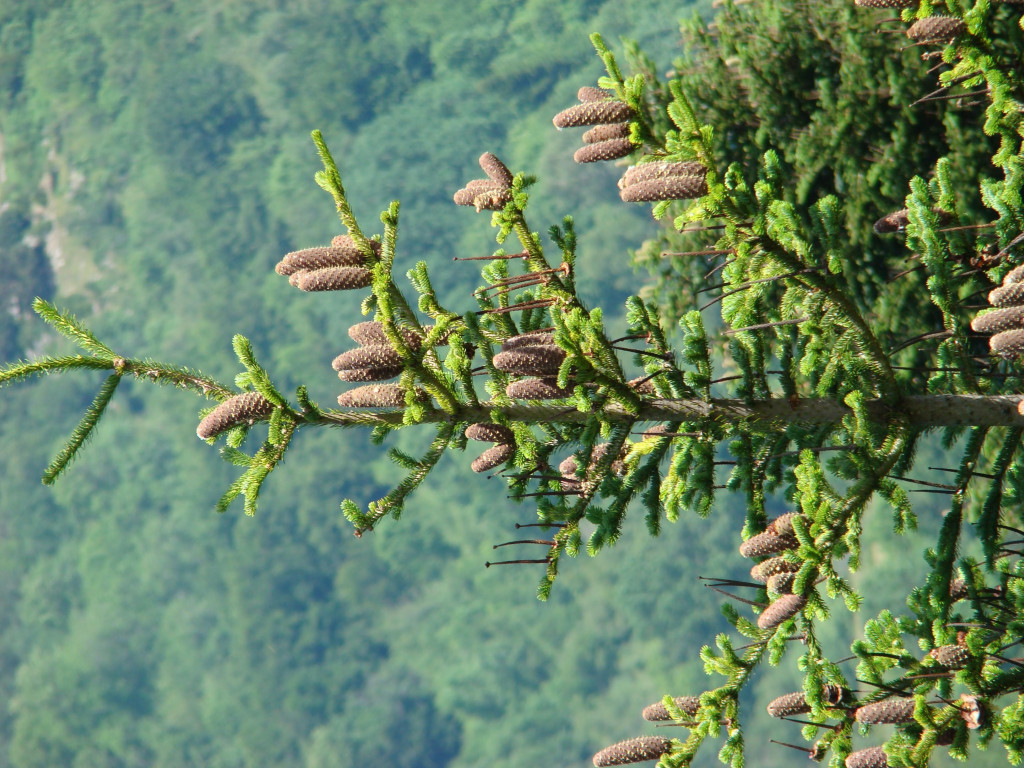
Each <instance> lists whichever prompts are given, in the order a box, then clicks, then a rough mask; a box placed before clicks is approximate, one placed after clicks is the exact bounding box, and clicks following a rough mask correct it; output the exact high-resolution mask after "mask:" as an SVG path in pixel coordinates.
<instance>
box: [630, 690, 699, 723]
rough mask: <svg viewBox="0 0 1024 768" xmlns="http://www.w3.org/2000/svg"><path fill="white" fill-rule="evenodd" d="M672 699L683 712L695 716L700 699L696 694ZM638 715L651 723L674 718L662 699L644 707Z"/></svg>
mask: <svg viewBox="0 0 1024 768" xmlns="http://www.w3.org/2000/svg"><path fill="white" fill-rule="evenodd" d="M673 701H674V702H675V704H676V706H677V707H679V709H680V710H682V712H683V714H686V715H689V716H690V717H694V716H696V714H697V710H698V709H699V708H700V699H698V698H697V697H696V696H677V697H676V698H674V699H673ZM640 716H641V717H642V718H643V719H644V720H647V721H649V722H652V723H661V722H671V721H672V720H673V719H674V718H673V717H672V715H670V714H669V712H668V709H667V708H666V707H665V703H664V702H662V701H656V702H654V703H653V704H651V705H650V706H647V707H644V709H643V712H641V713H640Z"/></svg>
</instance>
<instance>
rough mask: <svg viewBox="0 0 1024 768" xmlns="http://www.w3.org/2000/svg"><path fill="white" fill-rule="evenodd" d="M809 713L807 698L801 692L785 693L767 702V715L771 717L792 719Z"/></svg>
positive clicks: (809, 706)
mask: <svg viewBox="0 0 1024 768" xmlns="http://www.w3.org/2000/svg"><path fill="white" fill-rule="evenodd" d="M810 711H811V705H810V704H808V703H807V696H806V695H804V692H803V691H797V692H796V693H787V694H785V695H783V696H779V697H778V698H776V699H772V700H771V701H770V702H768V714H769V715H771V716H772V717H793V716H794V715H805V714H807V713H808V712H810Z"/></svg>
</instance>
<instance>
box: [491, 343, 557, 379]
mask: <svg viewBox="0 0 1024 768" xmlns="http://www.w3.org/2000/svg"><path fill="white" fill-rule="evenodd" d="M563 360H565V351H564V350H562V349H560V348H559V347H556V346H554V345H544V346H536V347H534V346H524V347H516V348H515V349H510V350H506V351H505V352H499V353H498V354H496V355H495V356H494V367H495V368H497V369H498V370H499V371H504V372H505V373H514V374H517V375H519V376H554V375H555V374H556V373H558V369H559V367H560V366H561V365H562V361H563Z"/></svg>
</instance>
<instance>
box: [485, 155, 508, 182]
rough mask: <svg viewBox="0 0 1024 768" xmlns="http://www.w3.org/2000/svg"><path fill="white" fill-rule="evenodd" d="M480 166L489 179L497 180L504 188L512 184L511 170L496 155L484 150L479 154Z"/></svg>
mask: <svg viewBox="0 0 1024 768" xmlns="http://www.w3.org/2000/svg"><path fill="white" fill-rule="evenodd" d="M480 167H481V168H482V169H483V171H484V173H486V174H487V178H489V179H490V180H491V181H494V182H497V183H498V184H500V185H501V186H502V187H503V188H505V189H508V188H509V187H511V186H512V171H510V170H509V169H508V168H507V167H506V166H505V164H504V163H503V162H501V160H499V159H498V158H497V156H496V155H492V154H491V153H490V152H484V153H483V154H482V155H480Z"/></svg>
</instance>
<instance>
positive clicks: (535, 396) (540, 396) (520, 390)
mask: <svg viewBox="0 0 1024 768" xmlns="http://www.w3.org/2000/svg"><path fill="white" fill-rule="evenodd" d="M505 394H506V395H508V396H509V397H511V398H513V399H515V400H559V399H561V398H564V397H571V396H572V390H571V389H562V388H561V387H559V386H558V384H556V383H555V380H554V379H534V378H530V379H519V380H518V381H513V382H512V383H511V384H509V385H508V386H507V387H505Z"/></svg>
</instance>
